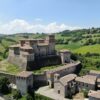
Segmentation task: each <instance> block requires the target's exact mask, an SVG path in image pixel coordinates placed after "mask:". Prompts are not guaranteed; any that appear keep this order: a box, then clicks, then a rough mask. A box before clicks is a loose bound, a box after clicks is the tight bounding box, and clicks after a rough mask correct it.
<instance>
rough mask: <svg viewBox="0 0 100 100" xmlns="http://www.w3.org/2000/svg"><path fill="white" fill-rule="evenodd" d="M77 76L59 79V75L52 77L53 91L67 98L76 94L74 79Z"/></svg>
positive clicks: (70, 75)
mask: <svg viewBox="0 0 100 100" xmlns="http://www.w3.org/2000/svg"><path fill="white" fill-rule="evenodd" d="M76 77H77V75H75V74H69V75H66V76H64V77H61V78H60V75H59V74H55V75H54V91H55V92H56V93H58V94H61V95H62V96H63V97H68V96H70V95H72V94H74V93H75V92H76V84H75V78H76Z"/></svg>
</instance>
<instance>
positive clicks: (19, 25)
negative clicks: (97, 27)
mask: <svg viewBox="0 0 100 100" xmlns="http://www.w3.org/2000/svg"><path fill="white" fill-rule="evenodd" d="M66 29H69V30H74V29H80V27H72V26H68V25H66V24H63V23H62V24H57V23H56V22H52V23H49V24H47V25H45V24H39V23H37V24H36V23H29V22H27V21H25V20H22V19H15V20H13V21H10V22H8V23H6V24H1V25H0V33H4V34H13V33H20V32H31V33H36V32H40V33H41V32H45V33H54V32H59V31H63V30H66Z"/></svg>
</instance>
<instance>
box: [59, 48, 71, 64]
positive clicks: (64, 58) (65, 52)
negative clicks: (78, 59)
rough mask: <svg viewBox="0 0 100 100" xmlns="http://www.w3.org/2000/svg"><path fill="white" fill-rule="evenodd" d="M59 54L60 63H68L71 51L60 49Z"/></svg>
mask: <svg viewBox="0 0 100 100" xmlns="http://www.w3.org/2000/svg"><path fill="white" fill-rule="evenodd" d="M59 53H60V56H61V61H62V64H64V63H70V61H71V59H70V58H71V57H70V56H71V52H70V51H69V50H66V49H65V50H60V52H59Z"/></svg>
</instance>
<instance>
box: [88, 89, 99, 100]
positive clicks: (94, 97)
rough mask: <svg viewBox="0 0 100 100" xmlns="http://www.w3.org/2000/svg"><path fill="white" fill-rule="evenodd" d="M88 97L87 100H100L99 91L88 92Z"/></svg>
mask: <svg viewBox="0 0 100 100" xmlns="http://www.w3.org/2000/svg"><path fill="white" fill-rule="evenodd" d="M88 96H89V100H100V90H99V91H92V90H90V91H89V93H88Z"/></svg>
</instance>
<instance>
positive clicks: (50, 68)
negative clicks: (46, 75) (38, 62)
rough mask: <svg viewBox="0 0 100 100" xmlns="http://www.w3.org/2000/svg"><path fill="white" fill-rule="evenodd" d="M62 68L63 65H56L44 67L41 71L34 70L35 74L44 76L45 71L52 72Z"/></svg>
mask: <svg viewBox="0 0 100 100" xmlns="http://www.w3.org/2000/svg"><path fill="white" fill-rule="evenodd" d="M60 66H62V64H61V65H55V66H46V67H43V68H41V69H39V70H34V71H33V73H34V74H42V73H43V72H44V71H47V70H52V69H54V68H57V67H60Z"/></svg>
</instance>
